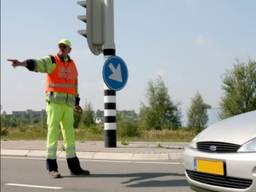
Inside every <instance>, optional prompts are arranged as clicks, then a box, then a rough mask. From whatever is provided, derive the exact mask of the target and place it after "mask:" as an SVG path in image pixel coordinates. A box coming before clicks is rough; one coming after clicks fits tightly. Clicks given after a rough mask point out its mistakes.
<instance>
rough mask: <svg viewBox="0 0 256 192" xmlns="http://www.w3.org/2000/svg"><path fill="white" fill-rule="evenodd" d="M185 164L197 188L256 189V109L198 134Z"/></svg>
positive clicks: (223, 191) (225, 191)
mask: <svg viewBox="0 0 256 192" xmlns="http://www.w3.org/2000/svg"><path fill="white" fill-rule="evenodd" d="M184 166H185V174H186V178H187V181H188V182H189V183H190V185H191V189H193V190H195V191H200V192H201V191H202V192H208V191H210V192H215V191H218V192H219V191H220V192H256V111H252V112H248V113H244V114H241V115H237V116H234V117H231V118H228V119H225V120H222V121H220V122H218V123H216V124H213V125H211V126H209V127H208V128H206V129H205V130H203V131H202V132H201V133H199V134H198V135H197V136H196V137H195V138H194V139H193V140H192V142H191V143H190V145H189V146H188V147H186V149H185V152H184Z"/></svg>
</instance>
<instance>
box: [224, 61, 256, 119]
mask: <svg viewBox="0 0 256 192" xmlns="http://www.w3.org/2000/svg"><path fill="white" fill-rule="evenodd" d="M236 62H237V64H235V65H234V68H233V69H232V70H230V71H227V72H226V74H225V75H224V79H223V85H222V89H223V90H224V95H223V96H222V98H221V102H220V106H221V118H222V119H224V118H227V117H231V116H234V115H237V114H241V113H245V112H248V111H252V110H255V109H256V61H253V60H251V59H249V61H248V63H241V62H239V61H238V60H236Z"/></svg>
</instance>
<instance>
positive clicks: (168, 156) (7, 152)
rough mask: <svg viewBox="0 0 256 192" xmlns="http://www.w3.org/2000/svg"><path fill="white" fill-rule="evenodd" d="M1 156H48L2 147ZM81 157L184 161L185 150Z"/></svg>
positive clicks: (85, 155)
mask: <svg viewBox="0 0 256 192" xmlns="http://www.w3.org/2000/svg"><path fill="white" fill-rule="evenodd" d="M1 156H18V157H46V151H44V150H15V149H1ZM77 156H78V157H79V158H81V159H89V160H131V161H136V160H144V161H170V160H171V161H173V160H176V161H182V160H183V151H181V152H175V153H111V152H77ZM57 157H59V158H66V154H65V152H64V151H58V152H57Z"/></svg>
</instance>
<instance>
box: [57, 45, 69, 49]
mask: <svg viewBox="0 0 256 192" xmlns="http://www.w3.org/2000/svg"><path fill="white" fill-rule="evenodd" d="M59 48H60V49H66V48H67V45H64V44H60V45H59Z"/></svg>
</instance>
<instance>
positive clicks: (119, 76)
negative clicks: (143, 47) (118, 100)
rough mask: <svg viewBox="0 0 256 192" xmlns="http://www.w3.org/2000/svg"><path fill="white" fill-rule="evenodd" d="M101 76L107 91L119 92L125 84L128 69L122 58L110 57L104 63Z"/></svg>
mask: <svg viewBox="0 0 256 192" xmlns="http://www.w3.org/2000/svg"><path fill="white" fill-rule="evenodd" d="M102 75H103V80H104V82H105V84H106V85H107V86H108V88H109V89H112V90H115V91H119V90H121V89H122V88H124V86H125V84H126V83H127V80H128V69H127V66H126V64H125V62H124V60H123V59H122V58H120V57H118V56H111V57H109V58H108V59H107V60H106V61H105V62H104V66H103V70H102Z"/></svg>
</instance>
